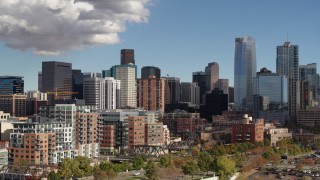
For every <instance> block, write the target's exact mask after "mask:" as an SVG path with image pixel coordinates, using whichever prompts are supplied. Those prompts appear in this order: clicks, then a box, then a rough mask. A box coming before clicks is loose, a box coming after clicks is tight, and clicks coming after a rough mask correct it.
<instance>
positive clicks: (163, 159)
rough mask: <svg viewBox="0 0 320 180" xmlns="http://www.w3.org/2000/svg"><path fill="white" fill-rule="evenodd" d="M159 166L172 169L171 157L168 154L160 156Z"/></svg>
mask: <svg viewBox="0 0 320 180" xmlns="http://www.w3.org/2000/svg"><path fill="white" fill-rule="evenodd" d="M160 165H161V166H162V167H172V166H173V160H172V156H171V155H170V154H164V155H161V156H160Z"/></svg>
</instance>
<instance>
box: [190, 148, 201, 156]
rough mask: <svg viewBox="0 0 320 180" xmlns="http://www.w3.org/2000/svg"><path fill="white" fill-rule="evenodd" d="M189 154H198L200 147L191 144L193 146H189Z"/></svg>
mask: <svg viewBox="0 0 320 180" xmlns="http://www.w3.org/2000/svg"><path fill="white" fill-rule="evenodd" d="M191 154H192V156H193V157H195V156H199V154H200V149H199V148H198V146H193V147H192V148H191Z"/></svg>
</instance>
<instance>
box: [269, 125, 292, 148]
mask: <svg viewBox="0 0 320 180" xmlns="http://www.w3.org/2000/svg"><path fill="white" fill-rule="evenodd" d="M264 138H265V139H268V140H269V141H270V145H271V146H276V145H277V142H278V141H280V140H282V139H285V138H292V133H289V130H288V128H276V127H275V126H271V127H268V128H266V129H265V130H264Z"/></svg>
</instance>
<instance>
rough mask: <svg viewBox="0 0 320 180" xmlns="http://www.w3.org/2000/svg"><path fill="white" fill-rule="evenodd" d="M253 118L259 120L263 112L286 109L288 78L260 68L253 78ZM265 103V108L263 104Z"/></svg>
mask: <svg viewBox="0 0 320 180" xmlns="http://www.w3.org/2000/svg"><path fill="white" fill-rule="evenodd" d="M253 94H254V117H255V118H260V114H261V113H260V111H263V110H285V111H286V112H287V110H286V109H287V108H288V78H287V77H286V76H284V75H278V74H276V73H272V72H271V71H269V70H267V69H266V68H262V69H261V70H260V72H258V73H257V76H256V77H254V78H253ZM266 103H267V105H266V106H267V108H265V107H266V106H265V104H266Z"/></svg>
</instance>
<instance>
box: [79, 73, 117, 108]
mask: <svg viewBox="0 0 320 180" xmlns="http://www.w3.org/2000/svg"><path fill="white" fill-rule="evenodd" d="M120 84H121V83H120V80H115V79H114V78H112V77H106V78H101V77H86V78H84V80H83V97H84V100H85V103H86V105H90V106H95V107H96V108H98V109H116V108H118V107H119V106H120V87H121V85H120Z"/></svg>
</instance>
